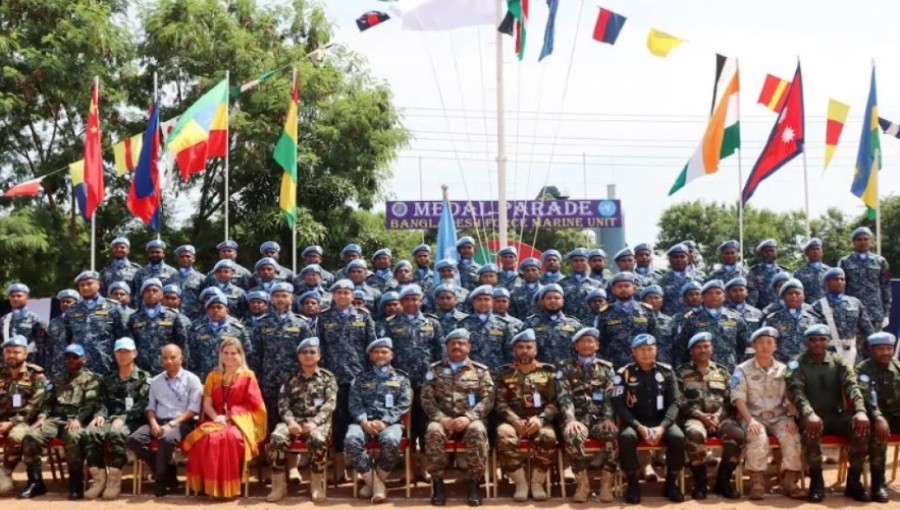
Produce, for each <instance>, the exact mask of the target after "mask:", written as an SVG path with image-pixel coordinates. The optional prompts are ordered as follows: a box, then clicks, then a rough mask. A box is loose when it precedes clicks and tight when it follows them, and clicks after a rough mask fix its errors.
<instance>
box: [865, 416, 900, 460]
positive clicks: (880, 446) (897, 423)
mask: <svg viewBox="0 0 900 510" xmlns="http://www.w3.org/2000/svg"><path fill="white" fill-rule="evenodd" d="M885 419H887V421H888V425H889V426H890V427H891V432H892V433H896V432H897V431H898V430H900V417H892V418H888V417H887V416H885ZM886 456H887V443H879V442H878V440H877V439H875V427H874V420H873V426H872V432H871V433H870V434H869V464H870V465H871V466H872V471H884V467H885V463H886V462H885V457H886Z"/></svg>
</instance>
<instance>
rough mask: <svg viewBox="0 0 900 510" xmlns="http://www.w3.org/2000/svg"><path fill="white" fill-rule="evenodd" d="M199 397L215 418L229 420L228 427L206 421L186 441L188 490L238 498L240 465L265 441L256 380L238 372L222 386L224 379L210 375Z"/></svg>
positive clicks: (248, 373)
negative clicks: (209, 402) (209, 404)
mask: <svg viewBox="0 0 900 510" xmlns="http://www.w3.org/2000/svg"><path fill="white" fill-rule="evenodd" d="M203 396H204V397H207V398H210V399H212V404H213V408H214V409H215V410H216V413H218V414H222V415H226V416H228V421H229V423H228V424H222V423H213V422H212V421H210V420H209V419H208V418H207V419H205V420H204V421H202V422H201V423H200V426H199V427H197V428H196V429H194V430H193V431H192V432H191V433H190V434H189V435H188V436H187V437H186V438H185V439H184V443H183V445H182V447H183V448H184V451H185V453H187V456H188V465H187V483H188V487H190V489H191V490H192V491H195V492H199V491H200V490H202V491H203V492H205V493H206V495H208V496H211V497H214V498H232V497H236V496H239V495H240V494H241V475H242V474H243V472H244V462H245V461H249V460H250V459H252V458H253V457H256V456H257V455H259V447H258V445H259V443H261V442H262V441H263V439H265V437H266V407H265V404H263V398H262V392H261V391H260V389H259V384H258V383H257V382H256V375H254V374H253V372H252V371H250V370H246V369H241V370H238V372H237V373H236V374H235V375H234V378H233V379H232V381H231V384H229V385H226V384H225V382H224V381H223V380H222V374H220V373H219V372H218V371H213V372H210V373H209V375H208V376H207V377H206V384H205V385H204V386H203Z"/></svg>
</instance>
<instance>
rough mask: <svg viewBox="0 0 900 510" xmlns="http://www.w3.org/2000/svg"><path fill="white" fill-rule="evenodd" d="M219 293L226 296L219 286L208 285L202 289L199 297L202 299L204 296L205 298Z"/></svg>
mask: <svg viewBox="0 0 900 510" xmlns="http://www.w3.org/2000/svg"><path fill="white" fill-rule="evenodd" d="M217 294H218V295H220V296H222V297H225V294H224V293H222V291H221V290H219V288H218V287H207V288H205V289H203V290H202V291H200V296H199V299H200V300H201V301H202V300H203V298H205V297H206V296H215V295H217Z"/></svg>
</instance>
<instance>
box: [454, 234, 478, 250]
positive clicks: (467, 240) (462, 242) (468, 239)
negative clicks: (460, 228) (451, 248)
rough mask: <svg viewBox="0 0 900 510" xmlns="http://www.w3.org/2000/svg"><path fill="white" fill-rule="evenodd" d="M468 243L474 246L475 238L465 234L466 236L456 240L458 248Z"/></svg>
mask: <svg viewBox="0 0 900 510" xmlns="http://www.w3.org/2000/svg"><path fill="white" fill-rule="evenodd" d="M466 244H471V245H472V246H475V240H474V239H472V236H464V237H461V238H459V240H458V241H456V247H457V248H461V247H462V246H463V245H466Z"/></svg>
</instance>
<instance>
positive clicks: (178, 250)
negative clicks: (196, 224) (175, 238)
mask: <svg viewBox="0 0 900 510" xmlns="http://www.w3.org/2000/svg"><path fill="white" fill-rule="evenodd" d="M183 252H188V253H190V254H191V255H196V254H197V248H194V245H192V244H182V245H181V246H179V247H178V248H175V256H176V257H177V256H179V255H181V254H182V253H183Z"/></svg>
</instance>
